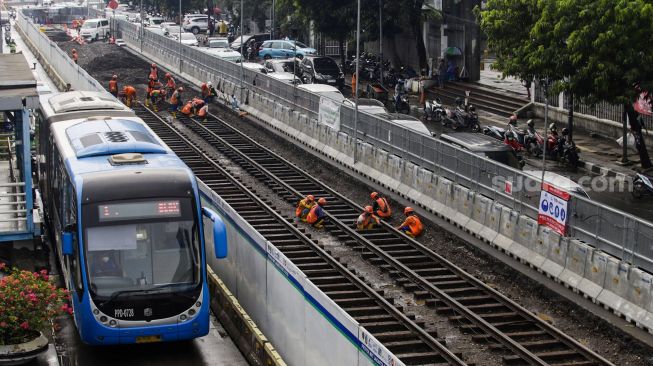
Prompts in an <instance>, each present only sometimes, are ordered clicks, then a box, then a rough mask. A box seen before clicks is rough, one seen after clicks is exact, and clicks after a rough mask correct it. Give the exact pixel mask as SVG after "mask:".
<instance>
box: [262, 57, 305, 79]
mask: <svg viewBox="0 0 653 366" xmlns="http://www.w3.org/2000/svg"><path fill="white" fill-rule="evenodd" d="M298 63H299V60H298V59H296V60H294V61H293V60H265V61H264V62H263V65H264V66H265V68H266V69H268V72H271V73H272V72H289V73H293V72H294V71H295V65H296V64H298ZM297 71H298V76H299V71H300V69H299V67H298V68H297Z"/></svg>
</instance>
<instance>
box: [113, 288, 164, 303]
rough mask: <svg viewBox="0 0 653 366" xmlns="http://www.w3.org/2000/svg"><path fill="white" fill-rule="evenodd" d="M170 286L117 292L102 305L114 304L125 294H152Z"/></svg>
mask: <svg viewBox="0 0 653 366" xmlns="http://www.w3.org/2000/svg"><path fill="white" fill-rule="evenodd" d="M168 286H170V285H169V284H166V285H160V286H156V287H150V288H147V289H138V290H122V291H116V292H114V293H113V294H111V297H109V300H107V301H104V302H103V303H102V305H106V304H108V303H110V302H112V301H113V300H115V299H117V298H118V297H120V296H122V295H125V294H131V293H149V292H152V291H157V290H160V289H162V288H165V287H168Z"/></svg>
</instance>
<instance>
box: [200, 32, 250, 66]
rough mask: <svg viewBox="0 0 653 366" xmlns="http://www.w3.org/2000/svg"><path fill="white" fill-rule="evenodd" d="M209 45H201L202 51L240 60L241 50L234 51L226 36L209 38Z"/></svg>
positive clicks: (226, 58)
mask: <svg viewBox="0 0 653 366" xmlns="http://www.w3.org/2000/svg"><path fill="white" fill-rule="evenodd" d="M208 44H209V46H208V47H200V49H199V50H200V51H202V52H204V53H208V54H210V55H213V56H215V57H218V58H221V59H223V60H227V61H232V62H240V61H242V60H241V55H240V52H237V51H234V50H232V49H231V48H229V42H227V39H226V38H209V40H208Z"/></svg>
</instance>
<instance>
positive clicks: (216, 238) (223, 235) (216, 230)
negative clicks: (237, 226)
mask: <svg viewBox="0 0 653 366" xmlns="http://www.w3.org/2000/svg"><path fill="white" fill-rule="evenodd" d="M202 213H203V214H204V216H206V217H208V218H209V219H211V221H213V249H214V251H215V257H216V258H218V259H221V258H227V228H226V227H225V226H224V222H222V219H221V218H220V216H218V214H216V213H215V212H213V211H212V210H210V209H208V208H206V207H202Z"/></svg>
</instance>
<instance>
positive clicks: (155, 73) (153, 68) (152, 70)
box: [149, 64, 159, 80]
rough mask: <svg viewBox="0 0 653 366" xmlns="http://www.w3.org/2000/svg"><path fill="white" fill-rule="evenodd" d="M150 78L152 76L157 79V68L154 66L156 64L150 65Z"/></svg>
mask: <svg viewBox="0 0 653 366" xmlns="http://www.w3.org/2000/svg"><path fill="white" fill-rule="evenodd" d="M149 77H150V79H152V78H153V77H154V80H159V70H158V69H157V67H156V64H152V65H151V66H150V75H149Z"/></svg>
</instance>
